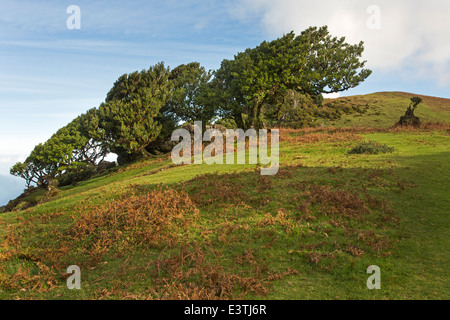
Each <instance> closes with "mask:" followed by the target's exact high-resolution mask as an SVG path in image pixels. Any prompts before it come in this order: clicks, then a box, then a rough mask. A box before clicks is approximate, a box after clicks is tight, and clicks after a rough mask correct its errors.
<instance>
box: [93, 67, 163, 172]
mask: <svg viewBox="0 0 450 320" xmlns="http://www.w3.org/2000/svg"><path fill="white" fill-rule="evenodd" d="M169 75H170V72H169V69H167V68H166V67H165V66H164V63H162V62H161V63H158V64H156V65H155V66H152V67H150V68H149V69H148V70H142V71H141V72H140V73H139V72H134V73H131V74H124V75H122V76H121V77H120V78H119V79H118V80H117V81H116V82H115V83H114V86H113V88H112V89H111V90H110V92H109V93H108V95H107V98H106V100H105V102H104V103H102V104H101V105H100V107H99V109H98V113H99V118H100V120H99V131H100V132H101V134H102V137H103V141H104V143H105V144H106V146H107V147H108V149H109V150H110V151H111V152H113V153H115V154H117V156H118V157H117V160H118V162H119V164H123V163H127V162H131V161H134V160H137V159H139V158H142V157H145V156H146V154H147V151H146V147H147V146H148V145H149V144H150V143H151V142H152V141H154V140H155V139H156V138H157V137H158V135H159V133H160V131H161V125H160V124H159V123H158V121H157V120H156V117H157V116H158V114H159V111H160V109H161V108H162V107H163V106H164V105H165V104H166V103H167V102H168V100H169V99H170V97H171V84H170V83H169Z"/></svg>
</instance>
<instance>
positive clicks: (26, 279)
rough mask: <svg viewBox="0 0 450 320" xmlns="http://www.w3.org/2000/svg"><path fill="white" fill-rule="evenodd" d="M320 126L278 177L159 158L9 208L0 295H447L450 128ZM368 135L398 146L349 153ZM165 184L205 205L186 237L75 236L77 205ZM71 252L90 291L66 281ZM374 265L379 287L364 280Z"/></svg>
mask: <svg viewBox="0 0 450 320" xmlns="http://www.w3.org/2000/svg"><path fill="white" fill-rule="evenodd" d="M402 108H403V107H402ZM319 133H320V132H319ZM314 134H316V133H315V132H313V133H307V132H306V133H305V131H296V132H292V133H290V135H289V137H290V138H289V139H284V140H283V141H282V143H281V149H280V163H281V167H280V171H279V173H278V174H277V175H275V176H268V177H262V176H260V175H259V171H258V170H257V167H256V166H255V165H211V166H209V165H185V166H173V165H172V163H171V161H170V160H169V159H168V158H167V157H166V156H160V157H156V158H155V159H152V160H148V161H146V162H141V163H136V164H133V165H130V166H128V167H124V168H120V169H119V170H117V171H116V172H113V173H110V174H108V175H105V176H101V177H97V178H94V179H91V180H88V181H85V182H81V183H79V184H78V185H77V186H68V187H64V188H61V189H60V190H59V193H58V194H57V195H56V196H55V197H54V198H53V199H51V200H50V201H48V202H45V203H42V204H40V205H38V206H36V207H33V208H30V209H27V210H25V211H18V212H10V213H5V214H2V215H1V216H0V219H1V220H0V236H1V237H2V238H1V239H2V243H3V244H4V245H2V247H1V248H0V261H1V265H0V298H2V299H14V298H21V299H99V298H105V299H133V298H135V299H146V298H153V299H154V298H160V297H163V298H186V297H194V298H195V297H206V298H211V297H220V294H222V297H227V298H230V297H231V298H249V299H448V298H449V297H450V288H449V286H448V278H449V274H448V265H449V260H448V257H449V254H448V253H449V252H448V245H449V220H448V212H449V210H450V199H449V197H448V190H449V181H450V179H449V178H450V176H449V175H450V174H449V172H450V171H449V169H450V164H449V161H448V159H449V155H450V148H449V135H448V131H428V132H421V131H400V132H374V133H356V134H354V135H353V136H351V135H345V134H344V133H341V132H334V133H330V132H328V133H327V132H322V133H321V134H322V135H321V136H320V138H319V139H318V140H317V141H316V140H314V139H311V137H310V136H309V135H314ZM302 139H303V140H302ZM369 140H370V141H374V142H377V143H380V144H386V145H387V146H389V147H393V148H394V151H393V152H392V153H388V154H376V155H366V154H357V155H349V154H348V151H349V150H350V149H351V148H352V147H354V146H356V145H357V144H358V143H360V142H361V141H369ZM314 141H316V142H314ZM160 187H163V188H171V189H174V190H176V192H178V193H180V194H181V193H182V192H185V193H186V194H187V195H188V196H189V199H191V200H192V202H193V204H195V206H196V207H197V208H198V217H197V219H196V220H195V221H194V222H193V223H192V224H186V225H185V226H182V227H181V229H176V230H177V231H176V232H175V234H174V236H175V237H176V238H177V239H178V240H177V241H175V243H173V244H169V243H167V244H162V245H161V244H158V245H156V244H154V243H150V242H148V243H143V244H138V243H136V242H135V241H134V240H133V237H137V236H138V235H137V233H136V232H137V231H136V230H138V229H137V228H135V229H132V230H128V231H126V232H125V230H123V231H124V233H123V236H119V237H118V238H117V239H116V240H115V241H114V242H112V243H108V244H107V245H108V246H109V247H108V250H106V251H105V252H104V253H101V254H98V255H94V251H93V248H94V245H95V243H96V242H95V241H96V239H97V238H96V237H97V236H98V235H99V234H100V233H101V231H102V230H103V229H93V231H92V232H91V234H90V235H88V236H84V237H78V238H77V237H74V236H71V235H73V233H71V232H73V230H74V228H75V225H76V221H81V220H77V219H78V218H79V217H81V216H83V215H85V214H87V213H97V212H102V213H105V212H106V211H105V210H106V209H105V206H107V205H108V204H109V203H116V204H117V206H120V203H121V201H125V202H126V201H127V199H128V197H130V193H131V194H132V195H134V196H136V197H139V196H141V195H145V194H146V193H147V192H153V191H154V190H158V189H159V188H160ZM112 201H116V202H112ZM167 205H168V206H169V205H171V204H170V203H168V204H167ZM113 207H114V206H112V208H113ZM102 210H103V211H102ZM112 217H113V216H111V219H112ZM88 221H89V220H88ZM111 225H112V226H114V225H113V224H111ZM102 228H103V227H102ZM112 228H113V227H111V229H106V231H107V232H109V233H111V234H112V232H113V229H112ZM133 230H134V231H133ZM109 233H108V234H109ZM156 235H158V234H156ZM161 239H164V238H161ZM105 246H106V245H105ZM62 247H65V248H67V252H63V253H61V252H59V251H58V250H59V249H60V248H62ZM59 253H60V254H59ZM58 254H59V255H58ZM71 264H76V265H79V266H80V267H81V270H82V271H81V272H82V289H81V290H68V289H67V287H66V285H65V277H64V273H65V269H66V268H67V266H69V265H71ZM369 265H378V266H379V267H380V268H381V290H368V289H367V287H366V280H367V278H368V277H369V275H368V274H367V273H366V269H367V267H368V266H369ZM46 268H49V269H46ZM24 270H26V271H24ZM11 279H14V281H13V282H11V281H9V280H11ZM218 288H221V289H218ZM201 290H203V291H201ZM202 294H203V296H202ZM206 294H210V295H209V296H208V295H206Z"/></svg>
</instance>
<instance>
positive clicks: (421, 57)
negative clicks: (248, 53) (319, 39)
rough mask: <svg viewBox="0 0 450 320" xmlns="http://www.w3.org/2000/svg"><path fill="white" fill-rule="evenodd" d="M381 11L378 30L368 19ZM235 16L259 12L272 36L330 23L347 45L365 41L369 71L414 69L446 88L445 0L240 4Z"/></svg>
mask: <svg viewBox="0 0 450 320" xmlns="http://www.w3.org/2000/svg"><path fill="white" fill-rule="evenodd" d="M371 5H376V6H378V7H379V8H380V14H381V15H380V18H381V20H380V26H381V28H380V29H379V30H378V29H372V30H371V29H369V28H368V27H367V21H368V19H369V18H370V17H371V16H372V14H373V12H370V13H368V12H367V9H368V8H369V6H371ZM235 12H236V17H237V18H241V19H244V17H245V14H246V13H247V14H248V15H254V14H255V12H258V13H259V14H260V16H261V24H262V26H263V28H264V29H265V31H266V33H267V34H268V35H270V36H274V37H275V36H280V35H282V34H283V33H285V32H289V31H291V30H294V31H295V32H296V33H300V32H301V31H302V30H305V29H306V28H308V27H309V26H322V25H328V27H329V30H330V33H331V34H333V35H336V36H345V37H346V39H347V41H348V42H350V43H358V42H359V41H361V40H362V41H364V43H365V53H364V59H366V60H367V67H368V68H372V69H374V70H377V71H401V70H404V69H413V70H415V71H416V72H417V76H418V77H419V76H427V77H429V78H430V79H435V80H436V83H437V84H439V85H442V86H448V85H450V77H449V76H448V75H449V74H450V63H449V61H450V41H448V40H449V39H450V1H444V0H429V1H423V0H396V1H387V0H377V1H373V0H343V1H335V0H316V1H309V0H277V1H271V0H242V1H241V3H240V7H239V8H237V9H236V10H235Z"/></svg>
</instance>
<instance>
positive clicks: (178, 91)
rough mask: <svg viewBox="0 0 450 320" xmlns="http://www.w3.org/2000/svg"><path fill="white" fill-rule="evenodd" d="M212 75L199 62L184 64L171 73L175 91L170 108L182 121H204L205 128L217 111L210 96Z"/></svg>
mask: <svg viewBox="0 0 450 320" xmlns="http://www.w3.org/2000/svg"><path fill="white" fill-rule="evenodd" d="M211 77H212V72H211V71H206V70H205V68H204V67H202V66H201V65H200V63H198V62H192V63H188V64H182V65H180V66H178V67H176V68H175V69H173V70H172V72H171V73H170V80H171V81H172V82H173V85H174V91H173V96H172V99H170V100H169V103H168V108H169V109H170V110H171V111H172V113H173V114H175V115H176V116H177V118H178V119H180V120H182V121H192V122H193V121H202V123H203V130H205V126H206V124H207V123H208V122H209V121H211V119H212V118H213V117H214V115H215V113H216V108H215V106H214V104H213V103H211V100H210V99H209V96H208V95H209V91H208V89H209V88H208V83H209V81H210V79H211Z"/></svg>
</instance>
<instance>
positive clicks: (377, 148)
mask: <svg viewBox="0 0 450 320" xmlns="http://www.w3.org/2000/svg"><path fill="white" fill-rule="evenodd" d="M393 151H394V148H393V147H389V146H387V145H385V144H379V143H377V142H373V141H369V142H363V143H360V144H358V145H357V146H355V147H353V148H352V149H351V150H350V151H349V152H348V153H349V154H379V153H391V152H393Z"/></svg>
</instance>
